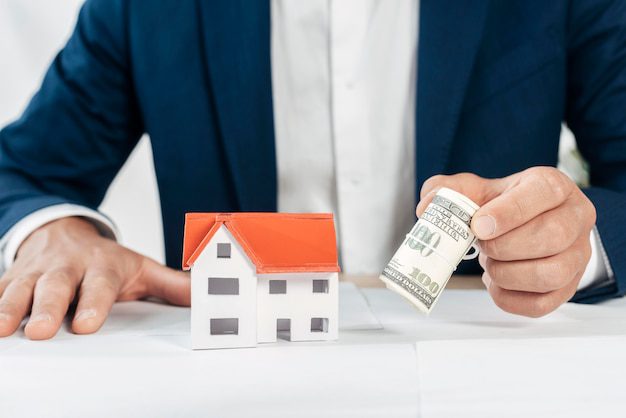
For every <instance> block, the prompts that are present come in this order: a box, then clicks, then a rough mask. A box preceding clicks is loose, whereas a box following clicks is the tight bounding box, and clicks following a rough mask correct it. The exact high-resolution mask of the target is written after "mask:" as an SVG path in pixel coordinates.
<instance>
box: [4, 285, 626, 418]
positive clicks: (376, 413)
mask: <svg viewBox="0 0 626 418" xmlns="http://www.w3.org/2000/svg"><path fill="white" fill-rule="evenodd" d="M340 306H341V308H340V339H339V341H337V342H330V343H326V342H324V343H289V342H286V341H280V342H278V343H276V344H264V345H260V346H259V347H258V348H252V349H235V350H207V351H192V350H190V349H189V310H188V309H185V308H177V307H171V306H165V305H159V304H154V303H148V302H129V303H122V304H118V305H116V306H115V307H114V309H113V312H112V314H111V317H110V318H109V320H108V321H107V323H106V324H105V326H104V327H103V329H102V330H101V331H100V332H99V333H98V334H96V335H92V336H76V335H73V334H71V333H70V332H68V331H67V329H63V330H62V331H61V332H60V333H59V335H58V336H57V337H56V338H55V339H53V340H50V341H44V342H31V341H28V340H27V339H25V338H24V336H23V332H22V331H20V332H18V333H17V334H16V335H14V336H12V337H10V338H5V339H0V417H17V418H20V417H64V418H65V417H68V418H71V417H107V418H108V417H144V416H145V417H240V416H242V417H250V416H267V417H295V416H305V417H321V416H324V417H327V416H328V417H335V416H337V417H345V416H349V417H416V416H421V417H428V418H430V417H491V416H493V417H502V416H519V417H529V416H546V417H558V416H563V417H565V416H567V417H572V416H602V417H606V416H616V417H617V416H626V390H625V389H624V388H623V386H624V384H623V382H622V379H623V377H624V371H626V365H625V364H624V361H625V360H624V358H625V357H626V356H625V355H624V354H625V353H626V337H624V336H625V335H626V300H624V299H620V300H613V301H610V302H608V303H605V304H603V305H597V306H585V305H573V304H568V305H565V306H563V307H562V308H560V309H559V310H558V311H557V312H555V313H553V314H551V315H549V316H547V317H545V318H541V319H538V320H533V319H527V318H521V317H515V316H512V315H508V314H506V313H504V312H501V311H500V310H499V309H497V308H496V307H495V306H494V305H493V302H491V300H490V299H489V297H488V295H487V294H486V292H485V291H483V290H454V289H449V290H446V292H445V293H444V294H443V296H442V299H441V300H440V301H439V303H438V306H437V308H436V309H435V311H434V312H433V314H431V316H430V317H425V316H421V315H419V314H418V313H416V311H414V310H413V308H412V307H411V306H410V305H409V304H408V303H406V302H405V301H404V300H403V299H402V298H400V297H399V296H397V295H395V294H393V293H391V292H389V291H387V290H386V289H359V288H357V287H355V286H354V285H353V284H350V283H342V284H341V287H340Z"/></svg>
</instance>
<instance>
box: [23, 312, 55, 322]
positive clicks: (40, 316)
mask: <svg viewBox="0 0 626 418" xmlns="http://www.w3.org/2000/svg"><path fill="white" fill-rule="evenodd" d="M44 321H45V322H50V321H52V317H51V316H50V314H47V313H40V314H37V315H35V316H32V317H31V318H30V319H29V320H28V323H29V324H32V323H33V322H44Z"/></svg>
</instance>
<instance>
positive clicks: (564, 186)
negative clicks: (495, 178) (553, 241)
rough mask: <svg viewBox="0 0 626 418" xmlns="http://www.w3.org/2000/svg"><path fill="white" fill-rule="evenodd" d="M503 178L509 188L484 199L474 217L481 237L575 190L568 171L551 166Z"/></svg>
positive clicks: (511, 226)
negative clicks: (566, 173) (493, 196)
mask: <svg viewBox="0 0 626 418" xmlns="http://www.w3.org/2000/svg"><path fill="white" fill-rule="evenodd" d="M503 180H505V181H506V182H507V183H508V185H507V188H506V189H505V190H504V191H503V192H502V193H501V194H500V195H498V196H496V197H495V198H493V199H492V200H490V201H488V202H487V203H485V204H484V205H483V206H482V207H481V208H480V209H479V210H478V211H477V212H476V214H475V215H474V217H473V219H472V230H473V231H474V233H475V234H476V237H478V239H481V240H486V239H492V238H496V237H499V236H501V235H503V234H505V233H507V232H509V231H511V230H513V229H515V228H517V227H519V226H520V225H523V224H525V223H527V222H528V221H530V220H531V219H533V218H535V217H537V216H539V215H540V214H542V213H544V212H546V211H548V210H550V209H553V208H556V207H558V206H560V205H561V204H562V203H563V202H565V200H566V199H568V198H569V196H570V195H571V194H572V192H573V191H574V190H576V187H575V184H574V183H573V182H572V181H571V180H570V179H568V178H567V177H566V176H565V174H563V173H561V172H560V171H558V170H556V169H554V168H552V167H533V168H531V169H528V170H525V171H523V172H521V173H518V174H514V175H513V176H510V177H507V178H505V179H503Z"/></svg>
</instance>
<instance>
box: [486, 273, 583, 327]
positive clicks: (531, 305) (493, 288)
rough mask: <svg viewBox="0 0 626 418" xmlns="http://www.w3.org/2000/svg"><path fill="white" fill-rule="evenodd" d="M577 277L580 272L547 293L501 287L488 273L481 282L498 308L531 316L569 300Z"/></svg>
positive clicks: (540, 313) (551, 309)
mask: <svg viewBox="0 0 626 418" xmlns="http://www.w3.org/2000/svg"><path fill="white" fill-rule="evenodd" d="M579 279H580V274H579V275H578V276H577V278H574V280H572V281H571V282H570V283H568V284H567V285H566V286H565V287H562V288H560V289H557V290H553V291H551V292H547V293H533V292H520V291H516V290H508V289H503V288H502V287H500V286H498V285H497V284H496V283H495V282H494V281H493V280H492V278H491V277H490V276H489V273H487V272H485V273H483V282H484V283H485V286H486V287H487V290H488V291H489V294H490V295H491V298H492V299H493V301H494V302H495V304H496V305H497V306H498V307H499V308H500V309H502V310H503V311H506V312H509V313H512V314H516V315H524V316H529V317H531V318H538V317H540V316H544V315H547V314H549V313H550V312H552V311H554V310H555V309H556V308H558V307H559V306H561V305H562V304H563V303H565V302H567V301H568V300H570V299H571V298H572V296H574V293H576V287H577V285H578V280H579Z"/></svg>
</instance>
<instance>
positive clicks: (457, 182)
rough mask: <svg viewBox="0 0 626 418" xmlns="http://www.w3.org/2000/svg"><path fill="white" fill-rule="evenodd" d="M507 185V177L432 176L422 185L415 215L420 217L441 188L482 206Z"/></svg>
mask: <svg viewBox="0 0 626 418" xmlns="http://www.w3.org/2000/svg"><path fill="white" fill-rule="evenodd" d="M509 183H510V181H509V178H508V177H505V178H498V179H487V178H484V177H480V176H477V175H475V174H471V173H459V174H454V175H451V176H446V175H437V176H433V177H431V178H429V179H428V180H426V181H425V182H424V184H423V185H422V189H421V192H420V202H419V203H418V205H417V208H416V209H415V213H416V215H417V216H418V217H419V216H421V214H422V213H424V211H425V210H426V207H427V206H428V205H429V204H430V202H432V200H433V198H434V197H435V195H436V194H437V191H438V190H439V189H441V188H442V187H447V188H448V189H452V190H454V191H456V192H459V193H461V194H463V195H465V196H467V197H468V198H470V199H471V200H472V201H474V202H476V204H477V205H478V206H482V205H484V204H485V203H487V202H489V201H490V200H491V199H493V198H495V197H496V196H498V195H500V194H501V193H502V192H504V191H505V190H506V188H507V187H508V185H509Z"/></svg>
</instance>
